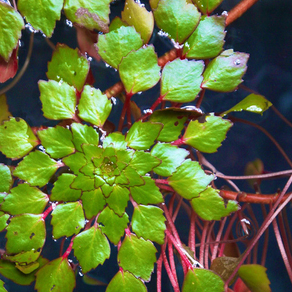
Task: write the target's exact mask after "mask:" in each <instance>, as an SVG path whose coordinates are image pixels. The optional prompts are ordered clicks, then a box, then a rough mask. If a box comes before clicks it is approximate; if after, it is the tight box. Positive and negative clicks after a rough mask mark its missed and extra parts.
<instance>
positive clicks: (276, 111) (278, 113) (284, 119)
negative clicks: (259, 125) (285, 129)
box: [271, 105, 292, 128]
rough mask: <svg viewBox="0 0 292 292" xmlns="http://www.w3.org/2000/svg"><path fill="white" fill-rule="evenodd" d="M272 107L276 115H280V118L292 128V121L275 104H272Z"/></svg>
mask: <svg viewBox="0 0 292 292" xmlns="http://www.w3.org/2000/svg"><path fill="white" fill-rule="evenodd" d="M271 109H272V110H273V111H274V112H275V113H276V115H278V116H279V118H280V119H282V120H283V121H284V122H285V123H286V124H287V125H288V126H289V127H291V128H292V123H291V122H290V121H288V120H287V119H286V118H285V117H284V116H283V115H282V114H281V113H280V112H279V111H278V110H277V109H276V107H275V106H274V105H272V106H271Z"/></svg>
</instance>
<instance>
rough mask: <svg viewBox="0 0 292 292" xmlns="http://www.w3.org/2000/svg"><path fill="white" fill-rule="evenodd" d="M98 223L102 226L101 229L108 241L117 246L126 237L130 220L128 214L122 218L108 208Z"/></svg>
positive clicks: (99, 217) (100, 216) (98, 219)
mask: <svg viewBox="0 0 292 292" xmlns="http://www.w3.org/2000/svg"><path fill="white" fill-rule="evenodd" d="M97 222H99V223H101V224H102V225H101V226H100V228H101V230H102V232H103V233H104V234H105V235H106V236H107V237H108V239H109V240H110V241H111V242H112V243H113V244H116V245H117V244H118V242H119V241H120V239H121V237H122V236H123V235H124V232H125V229H126V228H127V225H128V223H129V218H128V215H127V214H126V213H125V214H124V215H123V216H122V217H120V216H118V215H117V214H116V213H115V212H114V211H113V210H111V209H110V208H109V207H106V208H105V209H104V210H103V211H102V212H101V213H100V215H99V216H98V218H97Z"/></svg>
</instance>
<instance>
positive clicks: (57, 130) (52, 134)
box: [37, 126, 75, 158]
mask: <svg viewBox="0 0 292 292" xmlns="http://www.w3.org/2000/svg"><path fill="white" fill-rule="evenodd" d="M37 134H38V136H39V138H40V140H41V143H42V145H43V146H44V147H45V148H46V152H47V153H49V154H50V155H51V157H53V158H62V157H64V156H67V155H69V154H71V153H73V152H74V151H75V148H74V145H73V143H72V134H71V131H70V130H68V129H65V128H63V127H61V126H56V127H54V128H48V129H46V130H42V131H38V133H37Z"/></svg>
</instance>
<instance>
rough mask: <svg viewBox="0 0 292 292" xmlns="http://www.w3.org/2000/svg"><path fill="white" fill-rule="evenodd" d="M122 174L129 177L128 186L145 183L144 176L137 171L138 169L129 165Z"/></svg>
mask: <svg viewBox="0 0 292 292" xmlns="http://www.w3.org/2000/svg"><path fill="white" fill-rule="evenodd" d="M122 174H124V175H125V177H126V178H127V179H128V183H127V186H128V187H132V186H140V185H143V184H144V180H143V178H142V177H141V176H140V175H139V174H138V173H137V171H136V170H135V169H134V168H133V167H131V166H127V167H126V168H125V169H124V170H123V172H122Z"/></svg>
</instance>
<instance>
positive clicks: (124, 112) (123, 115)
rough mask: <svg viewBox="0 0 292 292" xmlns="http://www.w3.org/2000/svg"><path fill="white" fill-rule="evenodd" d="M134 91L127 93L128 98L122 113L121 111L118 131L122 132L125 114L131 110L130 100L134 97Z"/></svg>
mask: <svg viewBox="0 0 292 292" xmlns="http://www.w3.org/2000/svg"><path fill="white" fill-rule="evenodd" d="M132 95H133V94H132V93H127V94H126V100H125V103H124V106H123V109H122V113H121V117H120V122H119V127H118V131H119V132H122V129H123V124H124V120H125V116H126V113H127V111H128V110H129V105H130V100H131V97H132Z"/></svg>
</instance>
